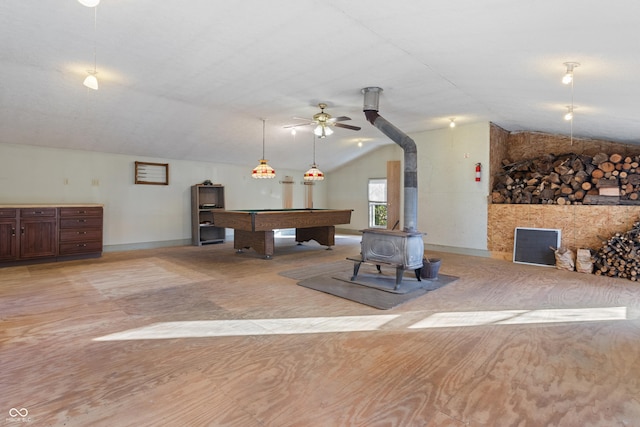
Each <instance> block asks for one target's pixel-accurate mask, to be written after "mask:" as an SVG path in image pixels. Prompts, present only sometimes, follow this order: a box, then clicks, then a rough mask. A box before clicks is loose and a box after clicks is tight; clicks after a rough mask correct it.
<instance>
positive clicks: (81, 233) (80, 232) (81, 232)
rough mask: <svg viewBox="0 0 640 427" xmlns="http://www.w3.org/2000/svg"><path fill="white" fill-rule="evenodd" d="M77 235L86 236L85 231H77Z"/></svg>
mask: <svg viewBox="0 0 640 427" xmlns="http://www.w3.org/2000/svg"><path fill="white" fill-rule="evenodd" d="M78 234H80V235H83V234H87V232H86V231H78Z"/></svg>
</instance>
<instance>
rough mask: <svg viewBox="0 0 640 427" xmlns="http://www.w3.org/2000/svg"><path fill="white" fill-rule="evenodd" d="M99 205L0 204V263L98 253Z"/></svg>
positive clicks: (99, 235) (99, 253)
mask: <svg viewBox="0 0 640 427" xmlns="http://www.w3.org/2000/svg"><path fill="white" fill-rule="evenodd" d="M102 218H103V214H102V206H99V205H91V206H82V205H69V206H64V207H60V206H37V205H12V206H10V205H3V206H0V266H2V265H17V264H21V263H28V262H42V261H55V260H57V259H70V258H85V257H89V256H100V255H101V254H102Z"/></svg>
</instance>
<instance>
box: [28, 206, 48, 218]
mask: <svg viewBox="0 0 640 427" xmlns="http://www.w3.org/2000/svg"><path fill="white" fill-rule="evenodd" d="M20 217H21V218H37V217H48V218H55V217H56V208H22V209H20Z"/></svg>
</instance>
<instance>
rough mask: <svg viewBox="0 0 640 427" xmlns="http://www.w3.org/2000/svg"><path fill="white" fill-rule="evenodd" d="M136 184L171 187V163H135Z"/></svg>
mask: <svg viewBox="0 0 640 427" xmlns="http://www.w3.org/2000/svg"><path fill="white" fill-rule="evenodd" d="M135 165H136V168H135V183H136V184H150V185H169V163H149V162H135Z"/></svg>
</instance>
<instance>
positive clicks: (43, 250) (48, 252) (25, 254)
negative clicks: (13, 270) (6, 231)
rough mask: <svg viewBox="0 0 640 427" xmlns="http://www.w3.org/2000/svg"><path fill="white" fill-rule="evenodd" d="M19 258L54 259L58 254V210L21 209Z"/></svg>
mask: <svg viewBox="0 0 640 427" xmlns="http://www.w3.org/2000/svg"><path fill="white" fill-rule="evenodd" d="M19 244H20V250H19V254H20V255H19V258H20V259H28V258H40V257H52V256H55V255H56V253H57V252H58V210H57V209H56V208H39V207H37V208H26V209H20V239H19Z"/></svg>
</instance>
